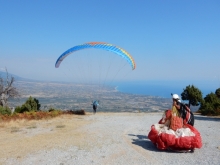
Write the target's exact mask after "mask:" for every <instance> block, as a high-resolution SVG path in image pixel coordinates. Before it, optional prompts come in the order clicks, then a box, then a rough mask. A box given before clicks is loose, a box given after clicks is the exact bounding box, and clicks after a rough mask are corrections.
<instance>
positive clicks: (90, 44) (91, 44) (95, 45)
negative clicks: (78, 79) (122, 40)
mask: <svg viewBox="0 0 220 165" xmlns="http://www.w3.org/2000/svg"><path fill="white" fill-rule="evenodd" d="M86 48H96V49H103V50H107V51H110V52H113V53H115V54H117V55H119V56H121V57H122V58H124V59H126V60H127V62H128V63H129V64H130V66H131V67H132V70H134V69H135V68H136V64H135V61H134V59H133V57H132V56H131V55H130V54H129V53H128V52H127V51H125V50H124V49H122V48H120V47H118V46H115V45H112V44H109V43H105V42H88V43H85V44H82V45H77V46H74V47H72V48H70V49H68V50H67V51H65V52H64V53H63V54H61V55H60V57H59V58H58V59H57V61H56V64H55V67H56V68H58V67H59V66H60V64H61V62H62V61H63V60H64V59H65V58H66V57H67V56H68V55H69V54H71V53H73V52H75V51H78V50H82V49H86Z"/></svg>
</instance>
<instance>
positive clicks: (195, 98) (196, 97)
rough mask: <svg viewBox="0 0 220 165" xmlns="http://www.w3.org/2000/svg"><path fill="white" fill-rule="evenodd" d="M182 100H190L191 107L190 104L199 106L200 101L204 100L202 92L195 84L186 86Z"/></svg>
mask: <svg viewBox="0 0 220 165" xmlns="http://www.w3.org/2000/svg"><path fill="white" fill-rule="evenodd" d="M181 97H182V100H189V107H190V105H193V106H198V105H199V103H201V102H202V100H203V98H202V92H201V91H200V90H199V89H198V88H196V87H195V86H194V85H192V86H190V85H188V86H186V88H185V89H183V92H182V93H181Z"/></svg>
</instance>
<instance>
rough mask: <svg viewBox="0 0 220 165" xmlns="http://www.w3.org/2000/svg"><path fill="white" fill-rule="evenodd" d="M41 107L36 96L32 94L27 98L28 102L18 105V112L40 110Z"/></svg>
mask: <svg viewBox="0 0 220 165" xmlns="http://www.w3.org/2000/svg"><path fill="white" fill-rule="evenodd" d="M39 109H40V104H39V101H38V100H37V99H36V98H32V97H31V96H30V97H29V98H28V99H27V100H26V102H25V103H24V104H23V105H22V106H21V107H19V106H18V107H16V108H15V112H16V113H24V112H31V111H38V110H39Z"/></svg>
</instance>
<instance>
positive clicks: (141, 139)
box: [128, 134, 161, 152]
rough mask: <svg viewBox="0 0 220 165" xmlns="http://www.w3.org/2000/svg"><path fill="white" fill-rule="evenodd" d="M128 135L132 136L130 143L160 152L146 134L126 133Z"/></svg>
mask: <svg viewBox="0 0 220 165" xmlns="http://www.w3.org/2000/svg"><path fill="white" fill-rule="evenodd" d="M128 136H133V137H134V138H133V139H132V144H135V145H137V146H140V147H142V148H144V149H146V150H150V151H155V152H161V151H160V150H158V149H157V147H156V146H155V145H154V144H153V143H152V142H151V141H150V140H149V139H148V137H147V136H146V135H134V134H128Z"/></svg>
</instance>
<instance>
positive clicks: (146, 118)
mask: <svg viewBox="0 0 220 165" xmlns="http://www.w3.org/2000/svg"><path fill="white" fill-rule="evenodd" d="M161 116H162V113H97V114H96V115H93V114H92V113H91V114H89V113H87V114H86V115H83V116H80V115H63V116H59V117H56V118H53V119H48V120H32V121H26V120H19V121H11V122H8V123H3V122H1V123H0V146H1V147H0V165H3V164H7V165H8V164H19V165H20V164H23V165H27V164H51V165H54V164H57V165H61V164H62V165H64V164H77V165H80V164H82V165H85V164H89V165H90V164H127V165H131V164H141V165H142V164H154V165H155V164H169V165H170V164H174V163H175V164H210V163H211V164H220V160H219V156H220V131H219V130H220V125H219V122H220V120H219V119H216V118H209V117H202V116H199V115H198V116H195V119H196V120H195V128H197V129H198V131H199V132H200V133H201V136H202V143H203V146H202V148H201V149H196V150H195V152H194V153H187V154H186V153H181V154H180V153H172V152H167V151H159V150H158V149H157V148H156V147H155V146H154V145H153V144H152V142H151V141H150V140H149V139H148V137H147V135H148V133H149V131H150V127H151V125H153V124H154V123H157V122H158V121H159V119H160V118H161ZM179 160H181V161H179Z"/></svg>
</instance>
